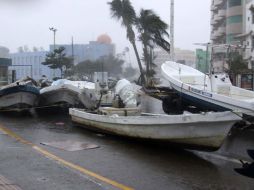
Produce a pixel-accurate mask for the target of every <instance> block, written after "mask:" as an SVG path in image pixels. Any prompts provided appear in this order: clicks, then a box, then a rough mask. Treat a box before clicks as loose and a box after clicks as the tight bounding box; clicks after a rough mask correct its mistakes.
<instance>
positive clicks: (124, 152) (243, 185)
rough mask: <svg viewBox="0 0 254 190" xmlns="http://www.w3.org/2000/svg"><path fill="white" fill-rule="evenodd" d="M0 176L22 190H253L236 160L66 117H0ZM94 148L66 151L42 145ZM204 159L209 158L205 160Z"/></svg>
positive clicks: (34, 114) (7, 115)
mask: <svg viewBox="0 0 254 190" xmlns="http://www.w3.org/2000/svg"><path fill="white" fill-rule="evenodd" d="M0 121H1V122H0V124H1V125H0V126H1V127H0V142H1V143H0V175H2V176H4V177H5V178H7V179H8V180H10V181H12V182H13V183H14V184H16V185H18V186H19V187H20V188H21V189H23V190H35V189H36V190H40V189H41V190H45V189H54V190H55V189H59V190H60V189H61V190H63V189H73V190H76V189H77V190H78V189H86V190H88V189H91V190H97V189H98V190H100V189H126V190H127V189H137V190H154V189H161V190H166V189H184V190H185V189H186V190H187V189H230V190H231V189H253V186H254V180H253V179H250V178H246V177H243V176H240V175H238V174H237V173H235V172H234V171H233V169H234V168H236V167H241V165H240V162H239V163H238V162H237V161H232V160H225V159H220V158H217V157H213V153H204V155H206V156H202V155H203V153H202V152H201V153H199V152H198V153H196V151H194V152H192V151H187V150H181V149H177V148H174V147H171V146H170V145H165V144H162V143H156V144H155V143H149V142H142V141H137V140H133V139H125V138H120V137H115V136H111V135H105V134H101V133H97V132H93V131H88V130H86V129H84V128H81V127H78V126H75V125H73V124H72V122H71V120H70V117H69V116H68V114H67V113H64V112H60V113H52V114H49V113H46V114H38V113H36V112H34V113H33V114H27V115H17V114H15V115H13V114H9V113H6V114H2V115H1V116H0ZM57 141H58V142H60V141H61V142H63V141H73V142H75V141H77V142H86V143H90V144H94V145H97V146H99V147H98V148H94V149H86V150H80V151H66V150H63V149H59V148H54V147H51V146H45V145H42V143H43V142H57ZM207 155H209V156H207Z"/></svg>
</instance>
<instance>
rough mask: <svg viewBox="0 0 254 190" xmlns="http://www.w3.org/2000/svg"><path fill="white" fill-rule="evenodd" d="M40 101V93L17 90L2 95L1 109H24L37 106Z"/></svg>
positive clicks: (0, 100)
mask: <svg viewBox="0 0 254 190" xmlns="http://www.w3.org/2000/svg"><path fill="white" fill-rule="evenodd" d="M37 103H38V95H37V94H34V93H30V92H16V93H11V94H6V95H3V96H1V97H0V109H14V110H17V111H22V109H26V108H32V107H35V106H36V105H37Z"/></svg>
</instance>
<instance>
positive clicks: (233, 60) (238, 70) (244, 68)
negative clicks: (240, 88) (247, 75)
mask: <svg viewBox="0 0 254 190" xmlns="http://www.w3.org/2000/svg"><path fill="white" fill-rule="evenodd" d="M227 62H228V65H229V70H228V73H229V75H230V76H231V78H233V82H234V81H235V77H236V75H237V74H242V73H244V72H248V63H247V61H245V60H244V59H243V56H242V55H241V54H240V53H239V52H238V51H233V52H230V53H229V55H228V60H227Z"/></svg>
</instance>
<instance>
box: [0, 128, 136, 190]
mask: <svg viewBox="0 0 254 190" xmlns="http://www.w3.org/2000/svg"><path fill="white" fill-rule="evenodd" d="M0 131H2V132H4V133H6V134H7V135H8V136H10V137H12V138H14V139H15V140H17V141H19V142H21V143H22V144H25V145H29V146H31V147H32V148H33V149H34V150H36V151H37V152H39V153H41V154H42V155H44V156H45V157H47V158H50V159H52V160H55V161H57V162H58V163H61V164H63V165H64V166H67V167H69V168H71V169H74V170H76V171H79V172H81V173H82V174H85V175H87V176H90V177H93V178H95V179H97V180H99V181H102V182H104V183H107V184H109V185H111V186H113V187H116V188H118V189H121V190H134V189H133V188H131V187H127V186H125V185H123V184H120V183H118V182H116V181H113V180H111V179H108V178H106V177H103V176H101V175H99V174H96V173H94V172H92V171H90V170H88V169H85V168H83V167H81V166H78V165H76V164H73V163H71V162H68V161H66V160H64V159H62V158H60V157H58V156H56V155H54V154H52V153H50V152H48V151H47V150H45V149H43V148H41V147H39V146H37V145H35V144H33V143H31V142H29V141H27V140H25V139H23V138H22V137H20V136H19V135H17V134H16V133H14V132H13V131H11V130H10V129H7V128H6V127H4V126H2V125H0Z"/></svg>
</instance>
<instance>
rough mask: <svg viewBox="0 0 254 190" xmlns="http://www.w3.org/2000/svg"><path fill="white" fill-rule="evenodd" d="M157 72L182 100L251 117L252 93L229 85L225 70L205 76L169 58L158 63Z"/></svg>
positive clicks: (253, 103)
mask: <svg viewBox="0 0 254 190" xmlns="http://www.w3.org/2000/svg"><path fill="white" fill-rule="evenodd" d="M161 71H162V75H163V76H164V77H165V78H166V79H167V80H168V81H169V84H170V86H171V87H172V88H173V89H174V90H176V91H177V92H178V94H179V97H180V98H181V100H182V101H183V102H185V103H189V104H192V105H194V106H197V107H199V108H202V109H207V110H213V111H226V110H232V111H235V112H240V113H243V114H246V115H250V116H254V92H253V91H249V90H245V89H242V88H239V87H235V86H233V85H232V83H231V82H230V79H229V76H228V75H227V74H225V73H214V74H211V75H206V74H204V73H202V72H200V71H198V70H196V69H194V68H191V67H189V66H186V65H183V64H180V63H176V62H170V61H168V62H166V63H164V64H162V66H161Z"/></svg>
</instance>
